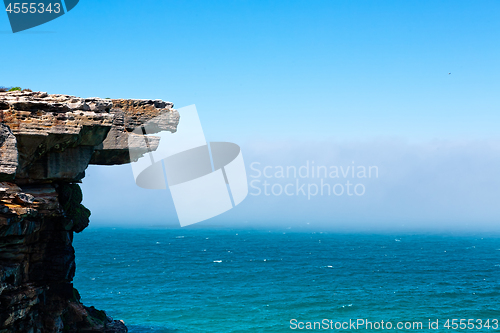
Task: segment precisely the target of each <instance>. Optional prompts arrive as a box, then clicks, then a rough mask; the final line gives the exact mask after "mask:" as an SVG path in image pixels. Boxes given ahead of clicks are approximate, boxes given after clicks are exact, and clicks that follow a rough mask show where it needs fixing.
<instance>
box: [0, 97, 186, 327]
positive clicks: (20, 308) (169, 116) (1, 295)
mask: <svg viewBox="0 0 500 333" xmlns="http://www.w3.org/2000/svg"><path fill="white" fill-rule="evenodd" d="M151 120H153V121H151ZM145 123H148V126H151V127H153V129H151V128H148V133H151V132H152V131H155V132H159V131H163V130H166V131H170V132H175V131H176V129H177V125H178V123H179V113H178V112H177V111H176V110H175V109H173V104H172V103H170V102H164V101H161V100H137V99H102V98H79V97H75V96H68V95H51V94H47V93H43V92H0V333H11V332H12V333H14V332H33V333H36V332H108V333H111V332H127V328H126V327H125V325H124V324H123V322H121V321H116V320H113V319H112V318H110V317H109V316H107V315H106V313H105V312H104V311H100V310H96V309H95V308H94V307H86V306H84V305H83V304H82V303H81V302H80V295H79V293H78V291H77V290H76V289H74V288H73V284H72V280H73V277H74V275H75V268H76V267H75V251H74V249H73V245H72V241H73V234H74V232H81V231H82V230H83V229H85V228H86V227H87V226H88V224H89V217H90V211H89V210H88V209H87V208H85V207H84V206H83V205H82V204H81V201H82V193H81V190H80V187H79V185H78V182H79V181H80V180H81V179H82V178H83V177H84V175H85V169H86V168H87V166H88V165H89V164H99V165H113V164H125V163H129V162H130V157H129V156H130V155H129V150H128V149H129V141H128V138H129V135H131V134H129V133H130V132H132V131H133V130H134V129H135V128H136V127H138V126H142V125H144V124H145ZM138 139H139V138H138ZM148 141H149V145H150V148H153V149H154V148H155V147H156V146H157V145H158V143H159V139H158V138H154V137H153V138H151V137H148ZM130 142H136V144H135V145H133V146H132V147H131V149H134V150H135V151H136V152H146V151H147V149H148V147H146V146H144V140H142V138H141V139H140V140H131V141H130Z"/></svg>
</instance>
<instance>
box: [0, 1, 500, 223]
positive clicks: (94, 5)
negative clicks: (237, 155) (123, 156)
mask: <svg viewBox="0 0 500 333" xmlns="http://www.w3.org/2000/svg"><path fill="white" fill-rule="evenodd" d="M499 12H500V3H499V2H498V1H481V2H471V1H418V2H417V1H358V2H353V1H288V2H277V1H275V2H271V1H218V2H208V1H128V0H106V1H97V0H82V1H80V4H79V5H78V6H77V7H75V9H74V10H72V11H71V12H70V13H68V14H67V15H64V16H62V17H60V18H59V19H57V20H54V21H52V22H50V23H47V24H45V25H43V26H40V27H38V28H34V29H32V30H29V31H26V32H21V33H17V34H12V33H11V32H10V27H9V24H8V20H7V15H6V14H3V15H0V39H1V44H0V45H1V47H2V50H3V52H4V59H5V60H4V61H3V62H2V64H0V74H1V75H0V78H1V82H0V85H18V86H22V87H29V88H31V89H34V90H43V91H48V92H51V93H66V94H73V95H77V96H82V97H90V96H99V97H111V98H161V99H164V100H169V101H172V102H174V103H175V105H176V107H182V106H186V105H189V104H196V105H197V108H198V111H199V114H200V118H201V120H202V122H203V126H204V129H205V134H206V137H207V139H208V140H213V141H231V142H237V143H240V144H241V145H242V146H243V148H245V147H248V154H247V155H248V156H249V157H248V158H245V159H246V162H247V164H249V163H251V162H252V161H255V160H262V161H265V160H266V159H267V160H270V159H271V157H272V156H276V155H277V154H278V152H283V151H285V152H287V153H288V154H289V156H288V157H287V156H282V160H286V161H287V163H296V164H297V165H300V164H301V163H303V162H304V160H305V159H306V157H305V156H302V155H304V154H303V153H304V150H306V151H317V152H318V153H317V154H318V155H317V157H315V156H309V157H307V158H309V159H311V158H313V159H314V158H315V159H320V158H322V154H324V151H325V149H330V148H331V146H332V145H336V146H339V145H340V146H342V147H344V148H343V150H345V151H349V152H350V153H352V154H353V155H354V156H358V160H365V161H366V163H378V164H380V165H381V166H383V165H387V168H386V170H394V169H398V170H401V169H402V170H406V171H404V172H406V173H407V175H408V176H405V177H403V178H396V177H395V178H393V179H392V183H391V182H390V181H389V180H388V178H386V180H383V179H382V178H381V179H380V180H379V185H377V186H379V187H381V188H383V189H381V191H384V193H388V192H390V191H392V192H390V193H392V197H391V196H389V197H386V196H383V195H381V194H380V193H379V194H374V193H372V194H371V200H373V203H372V204H371V206H370V207H371V208H369V209H368V208H366V207H365V206H363V205H359V204H358V203H350V204H349V205H341V206H342V207H348V208H342V207H341V208H338V209H336V210H332V209H331V206H329V205H328V203H316V204H315V205H316V206H317V207H315V209H314V214H312V215H311V211H310V209H312V208H308V207H310V205H311V204H309V203H307V204H306V203H300V202H299V203H297V202H293V203H292V202H281V203H279V205H278V206H277V207H278V208H276V209H275V210H272V209H271V211H269V212H268V216H272V217H273V218H274V219H282V220H287V214H285V212H286V211H289V209H288V207H290V206H294V207H299V208H300V212H302V213H303V214H304V216H305V214H306V213H307V214H308V215H307V216H312V219H313V220H314V219H315V216H316V220H318V221H319V220H322V221H323V223H329V222H328V218H326V217H325V216H329V217H331V216H336V217H338V218H341V219H344V220H349V219H350V220H352V221H353V223H354V222H356V221H360V220H361V221H365V222H366V221H367V220H369V219H370V216H375V215H376V216H377V219H379V220H384V216H385V217H386V218H385V219H386V220H390V221H400V220H401V219H403V218H404V217H405V214H404V209H403V211H402V212H401V214H392V213H391V214H390V212H391V211H392V212H394V211H393V210H391V200H394V199H395V198H398V197H402V196H403V197H404V195H402V194H401V193H402V192H403V191H406V192H404V193H407V192H408V189H411V188H412V186H414V185H415V184H416V183H419V182H418V181H417V180H416V179H418V177H414V176H411V175H412V174H413V175H414V174H415V172H417V174H418V172H419V170H420V171H421V172H424V171H422V170H425V174H426V175H427V176H428V177H435V178H437V179H438V180H439V181H441V180H442V177H441V178H440V175H442V173H441V171H440V170H442V169H443V168H444V169H451V170H457V171H456V173H457V175H456V181H454V180H453V179H451V180H450V183H445V184H443V183H442V182H438V184H439V185H434V186H440V187H439V189H441V190H442V191H444V192H442V193H441V192H439V193H441V195H440V196H438V197H437V198H435V199H434V201H432V202H433V203H430V202H427V199H428V197H427V196H426V195H425V193H428V192H429V191H430V188H431V187H432V186H433V185H430V184H429V185H428V186H429V188H423V189H422V193H421V195H417V194H415V195H413V196H411V197H409V198H407V201H405V203H402V202H401V203H399V207H400V208H401V207H408V209H409V211H410V212H412V210H411V209H415V211H418V212H419V214H417V215H416V216H415V218H414V220H415V221H424V220H425V221H428V223H431V222H430V221H444V220H446V219H447V218H446V217H448V219H449V217H450V216H454V215H453V214H454V213H456V212H457V211H461V210H460V209H459V208H460V207H462V208H461V209H464V208H463V207H469V208H466V212H469V213H470V216H468V215H467V214H465V215H464V214H463V213H462V214H459V216H462V217H464V216H467V218H464V220H468V221H469V222H467V223H471V221H472V220H474V216H479V217H478V218H477V219H479V220H481V221H483V222H484V223H485V225H491V223H492V222H491V221H495V220H498V218H500V212H499V211H498V209H496V208H495V207H493V206H490V205H486V207H483V206H484V205H485V200H484V198H483V199H480V198H482V197H480V196H478V195H471V194H470V193H471V192H470V191H469V190H465V189H462V192H460V191H459V190H457V189H450V188H449V187H450V184H457V183H458V182H459V180H463V179H469V180H470V179H476V178H471V177H470V174H471V172H472V171H473V172H474V174H479V175H482V176H480V177H484V179H483V178H481V180H478V182H489V184H490V186H489V187H488V192H487V193H488V195H487V197H488V198H490V199H491V198H495V199H498V198H499V191H498V190H496V187H495V186H493V185H492V184H497V183H498V175H497V173H496V171H495V170H497V169H496V167H497V166H499V165H498V159H497V158H496V156H497V155H496V154H497V153H498V150H497V143H498V139H499V135H498V124H499V123H500V112H499V105H500V103H499V102H500V94H499V93H498V91H499V86H500V85H499V77H500V64H499V62H498V59H499V58H500V52H499V51H500V44H499V43H498V42H497V41H498V40H499V37H500V35H499V34H500V20H498V15H499ZM448 73H451V74H448ZM289 142H295V143H296V144H294V145H293V147H295V148H293V147H291V148H286V149H284V148H283V145H284V144H286V143H289ZM377 142H379V143H380V142H383V144H382V143H380V144H378V145H377V144H375V143H377ZM374 145H375V146H374ZM319 146H321V147H323V148H324V149H323V148H317V147H319ZM436 146H439V147H441V148H439V149H441V151H444V152H445V153H444V155H439V154H437V155H436V154H433V153H429V152H432V151H433V149H436V148H435V147H436ZM266 147H276V148H275V149H276V151H275V152H274V153H272V154H270V155H269V154H268V155H269V156H268V155H266V154H264V153H263V151H264V150H265V149H264V148H266ZM280 147H281V148H280ZM297 147H301V148H300V149H299V148H297ZM311 147H316V148H317V149H316V148H315V149H312V148H311ZM348 147H350V148H348ZM471 147H480V149H477V150H474V149H472V148H471ZM269 149H271V148H269ZM294 149H295V151H294ZM348 149H351V150H348ZM271 150H272V149H271ZM266 151H267V150H266ZM369 151H370V152H372V154H368V152H369ZM243 152H244V156H245V150H244V151H243ZM360 152H364V153H363V155H362V156H360V154H361V153H360ZM373 152H378V153H377V154H373ZM278 155H279V156H281V155H280V154H278ZM368 156H371V157H372V159H373V160H374V161H375V162H372V161H370V160H369V158H368ZM380 156H388V157H387V158H386V159H385V160H381V159H380ZM394 156H396V157H397V156H400V157H401V158H400V159H398V158H395V157H394ZM405 156H406V157H407V156H413V157H415V159H414V160H412V159H411V158H409V159H408V158H406V157H405ZM446 156H448V157H450V156H451V157H450V158H449V159H447V158H446ZM292 157H293V158H292ZM343 158H345V160H344V161H347V160H348V159H350V158H351V156H350V155H349V153H346V154H344V155H343ZM457 159H458V160H459V161H465V162H467V163H472V164H473V165H472V166H470V165H469V164H467V163H465V164H466V165H469V166H464V164H463V163H462V164H460V165H462V166H461V167H459V166H457V165H458V164H457V162H456V161H457ZM474 159H481V160H483V161H489V164H488V165H487V166H486V165H483V164H481V163H479V162H478V161H477V160H475V161H476V163H474ZM340 160H341V158H340V157H339V159H338V160H335V159H333V157H332V159H331V161H329V162H328V163H334V164H339V163H340V162H339V161H340ZM408 161H413V164H411V163H410V164H408V163H409V162H408ZM428 162H429V163H428ZM263 163H264V162H263ZM273 163H275V164H276V163H282V162H280V161H273ZM346 163H347V162H346ZM422 163H423V164H424V165H426V168H424V169H422V168H416V166H417V165H421V164H422ZM433 163H438V164H439V163H441V164H440V165H441V169H440V168H439V167H438V166H436V165H435V164H433ZM495 163H497V164H495ZM443 165H444V166H443ZM103 170H105V169H99V170H97V169H95V170H94V169H91V170H89V172H88V174H89V175H92V174H94V175H95V176H94V178H93V179H90V178H88V179H86V180H85V182H86V183H84V188H85V187H87V188H85V191H86V194H87V196H90V195H91V194H92V193H94V192H98V191H99V189H100V187H99V186H104V185H99V184H103V181H105V180H106V179H109V175H108V176H105V175H104V174H105V173H106V171H103ZM115 170H117V169H115ZM120 170H122V169H120ZM123 170H125V169H123ZM127 170H129V169H127ZM410 170H414V172H413V173H411V172H410ZM117 172H118V171H115V173H117ZM123 172H124V174H125V171H123ZM404 172H403V173H404ZM385 174H386V177H387V172H386V173H385ZM106 177H108V178H106ZM396 179H398V180H397V182H396ZM476 180H477V179H476ZM471 181H472V180H471ZM394 182H396V183H395V184H396V185H397V186H396V185H394V184H393V183H394ZM476 183H477V182H476ZM476 183H474V184H476ZM86 184H92V186H90V185H86ZM391 184H393V185H391ZM419 184H420V185H422V182H420V183H419ZM432 184H435V183H432ZM132 185H133V184H132ZM132 185H130V187H128V188H129V189H130V191H132V189H133V186H132ZM107 186H108V190H107V191H110V192H112V191H113V190H111V189H109V186H115V187H116V186H117V185H116V184H115V185H113V184H108V185H107ZM422 186H423V185H422ZM475 186H476V187H475V188H474V190H473V191H472V193H476V192H474V191H477V193H480V191H481V189H484V187H480V186H479V185H475ZM89 187H91V189H90V192H89ZM396 187H397V188H398V189H395V188H396ZM445 189H447V190H446V191H445ZM399 191H401V192H399ZM457 191H458V192H457ZM467 191H468V192H467ZM419 193H420V192H419ZM398 194H399V195H398ZM145 195H146V194H141V196H145ZM468 195H469V196H468ZM146 196H147V195H146ZM451 198H455V199H456V200H451ZM254 199H255V198H254ZM459 199H460V200H465V202H466V203H467V204H466V205H465V206H464V204H463V203H462V204H459V202H460V200H459ZM131 200H132V199H131ZM166 200H167V201H168V196H167V199H166ZM367 200H368V199H367ZM436 200H437V203H436ZM86 201H87V204H88V205H89V207H90V208H91V209H92V210H93V211H94V216H101V218H102V219H103V220H105V219H106V218H104V217H103V216H107V215H108V214H105V212H107V211H109V207H106V205H102V207H101V206H100V204H99V201H98V200H97V199H92V198H90V199H86ZM450 201H451V203H450ZM249 202H250V203H248V204H247V205H248V207H252V208H247V209H246V210H244V209H241V210H240V211H236V210H235V212H230V218H232V219H240V220H245V219H247V217H248V218H250V217H249V216H248V211H252V210H253V211H255V207H265V205H266V204H265V203H263V202H257V203H256V202H254V201H251V200H249ZM317 202H319V201H317ZM375 202H378V206H377V205H375ZM419 202H420V203H421V205H420V206H421V207H420V209H417V208H411V207H414V206H417V207H418V206H419ZM440 202H442V205H440V204H439V203H440ZM445 203H446V204H445ZM92 206H93V207H92ZM434 206H437V207H434ZM459 206H460V207H459ZM481 207H482V208H481ZM101 208H102V209H101ZM170 208H172V207H170ZM170 208H169V209H170ZM360 209H361V210H365V211H366V209H368V213H366V214H364V215H363V214H358V213H356V214H354V216H355V218H353V217H352V216H351V215H353V214H352V212H353V211H357V210H358V211H359V210H360ZM401 209H402V208H401ZM263 211H266V210H265V209H264V210H263ZM339 211H340V212H343V213H340V212H339ZM474 212H475V213H476V214H475V213H474ZM480 212H483V213H484V214H483V215H484V216H483V215H481V214H479V213H480ZM485 212H486V213H485ZM99 214H105V215H99ZM231 214H232V215H231ZM315 214H316V215H315ZM384 214H385V215H384ZM478 214H479V215H478ZM252 216H253V215H252ZM295 216H302V215H300V214H299V215H297V214H295ZM406 216H408V214H407V215H406ZM278 217H279V218H278ZM174 218H175V215H174ZM174 218H173V219H174ZM224 218H226V217H224ZM224 218H223V217H221V218H220V219H221V220H220V221H222V219H224ZM96 219H97V217H96ZM254 219H255V220H259V221H261V220H262V216H260V215H258V216H254ZM217 221H218V220H216V221H215V222H217ZM215 222H214V221H212V223H215ZM283 223H286V222H283ZM356 223H357V222H356ZM394 223H396V222H394ZM398 223H399V222H398ZM415 223H417V222H415ZM432 223H434V222H432ZM443 223H444V222H443ZM464 223H466V222H464ZM488 223H489V224H488Z"/></svg>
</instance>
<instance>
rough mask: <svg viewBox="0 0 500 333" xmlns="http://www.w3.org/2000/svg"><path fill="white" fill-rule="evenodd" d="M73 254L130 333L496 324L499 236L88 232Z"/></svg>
mask: <svg viewBox="0 0 500 333" xmlns="http://www.w3.org/2000/svg"><path fill="white" fill-rule="evenodd" d="M75 248H76V252H77V254H76V258H77V274H76V278H75V287H76V288H77V289H79V291H80V293H81V295H82V300H83V302H84V303H85V304H88V305H94V306H96V308H99V309H105V310H107V312H108V313H109V314H110V315H111V316H113V317H114V318H116V319H122V320H124V321H125V323H126V324H127V326H128V327H129V330H130V332H132V333H134V332H136V333H139V332H141V333H142V332H157V333H158V332H285V331H292V330H291V329H290V320H291V319H297V320H298V321H303V322H306V321H321V320H323V319H331V320H333V321H334V322H336V321H339V322H340V321H346V320H347V321H348V320H349V319H353V320H355V319H358V318H363V319H367V320H371V321H373V322H375V321H381V320H384V321H385V322H386V321H391V322H393V323H394V324H395V323H397V322H399V321H412V322H413V321H421V322H423V323H424V329H423V330H419V331H420V332H424V331H428V330H427V329H425V328H426V327H427V325H428V320H429V319H432V320H436V319H439V320H440V329H439V330H437V331H453V330H447V329H445V328H444V327H443V324H444V322H442V320H445V319H448V318H450V319H452V318H457V319H461V318H464V319H469V318H473V319H483V320H484V321H485V320H486V319H490V320H492V319H495V318H496V319H500V297H499V296H500V283H499V281H500V238H498V237H488V236H487V235H480V236H454V237H451V236H437V235H432V236H428V235H367V234H335V233H319V232H318V233H313V232H309V233H307V232H303V233H288V232H286V233H283V232H282V231H271V232H268V231H244V230H209V229H196V230H193V229H114V228H89V229H87V230H85V231H84V232H83V233H81V234H78V235H75ZM491 323H492V322H491ZM499 325H500V324H499ZM347 331H350V330H347ZM378 331H380V330H378ZM468 331H469V332H470V331H475V332H477V331H486V332H487V331H490V332H493V331H496V330H494V329H493V326H492V327H490V329H486V328H483V329H482V330H478V329H477V326H476V328H475V329H474V330H468ZM433 332H436V330H433Z"/></svg>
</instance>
